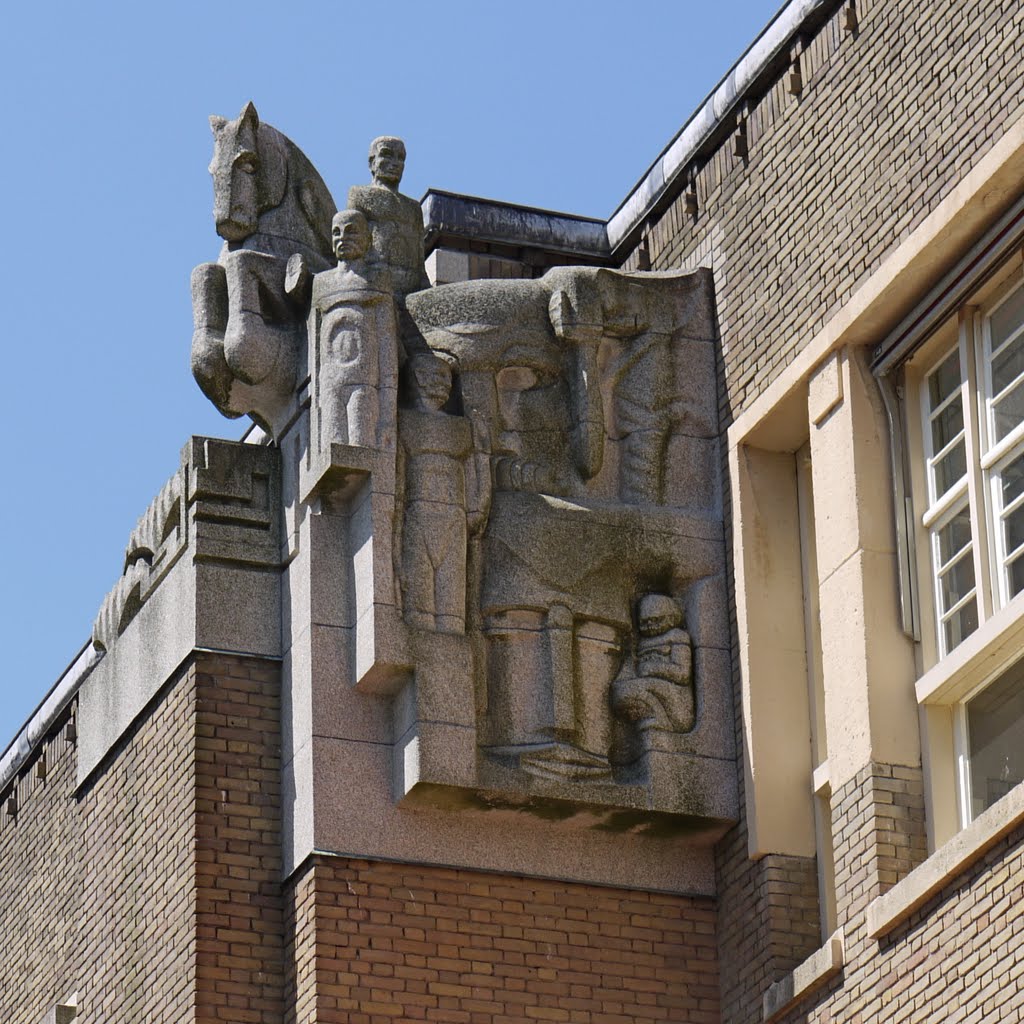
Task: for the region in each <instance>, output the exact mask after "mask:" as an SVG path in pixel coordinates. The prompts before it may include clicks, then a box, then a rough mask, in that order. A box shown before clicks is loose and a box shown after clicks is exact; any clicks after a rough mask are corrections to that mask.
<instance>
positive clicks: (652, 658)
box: [612, 594, 695, 733]
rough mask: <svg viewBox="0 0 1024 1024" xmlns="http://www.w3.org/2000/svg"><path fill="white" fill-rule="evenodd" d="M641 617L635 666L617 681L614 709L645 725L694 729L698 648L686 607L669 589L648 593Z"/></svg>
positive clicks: (642, 602) (680, 730)
mask: <svg viewBox="0 0 1024 1024" xmlns="http://www.w3.org/2000/svg"><path fill="white" fill-rule="evenodd" d="M637 618H638V620H639V621H638V627H637V632H638V634H639V639H638V640H637V644H636V665H635V669H634V671H633V672H630V673H627V674H626V675H624V676H620V677H619V678H618V679H616V680H615V682H614V684H613V685H612V709H613V711H614V712H615V714H616V715H618V716H619V717H620V718H622V719H623V720H625V721H626V722H630V723H632V724H634V725H636V727H637V728H638V729H640V730H642V731H644V730H648V729H663V730H665V731H667V732H678V733H685V732H689V731H690V730H691V729H693V726H694V721H695V718H694V701H693V649H692V644H691V641H690V634H689V633H687V632H686V630H685V629H683V612H682V609H681V608H680V607H679V605H678V604H677V603H676V601H675V600H674V599H673V598H671V597H669V596H667V595H665V594H645V595H644V596H643V597H642V598H641V599H640V604H639V607H638V610H637Z"/></svg>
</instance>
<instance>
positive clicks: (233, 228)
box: [216, 217, 256, 242]
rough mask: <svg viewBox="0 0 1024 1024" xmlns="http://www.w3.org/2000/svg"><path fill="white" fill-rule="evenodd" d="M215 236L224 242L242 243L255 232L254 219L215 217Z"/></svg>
mask: <svg viewBox="0 0 1024 1024" xmlns="http://www.w3.org/2000/svg"><path fill="white" fill-rule="evenodd" d="M216 224H217V234H218V235H220V237H221V238H223V239H224V240H225V241H226V242H242V241H244V240H245V239H246V238H248V237H249V236H250V235H251V234H252V233H253V232H254V231H255V230H256V220H255V219H254V218H245V219H243V218H241V217H217V218H216Z"/></svg>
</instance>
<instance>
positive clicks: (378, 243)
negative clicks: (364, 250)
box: [348, 135, 430, 296]
mask: <svg viewBox="0 0 1024 1024" xmlns="http://www.w3.org/2000/svg"><path fill="white" fill-rule="evenodd" d="M404 170H405V143H404V142H403V141H402V140H401V139H397V138H395V137H394V136H391V135H382V136H380V137H379V138H376V139H374V140H373V142H371V143H370V174H371V176H372V177H373V184H371V185H354V186H353V187H352V188H351V189H349V193H348V205H349V207H350V208H351V209H353V210H360V211H361V212H362V213H363V214H364V215H365V216H366V219H367V220H368V221H369V222H370V229H371V231H372V232H373V249H374V253H375V258H376V259H377V260H378V261H379V262H381V263H383V264H385V265H386V266H387V267H388V268H389V269H390V270H391V279H392V284H393V286H394V289H395V294H396V295H399V296H405V295H408V294H409V293H410V292H415V291H419V290H420V289H422V288H429V287H430V281H429V279H428V278H427V272H426V270H425V268H424V252H423V211H422V209H420V204H419V203H418V202H416V200H415V199H410V198H409V197H408V196H403V195H402V194H401V193H400V192H399V191H398V186H399V184H400V183H401V181H402V173H403V171H404Z"/></svg>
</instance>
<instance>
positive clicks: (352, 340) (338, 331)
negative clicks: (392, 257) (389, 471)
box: [287, 210, 398, 448]
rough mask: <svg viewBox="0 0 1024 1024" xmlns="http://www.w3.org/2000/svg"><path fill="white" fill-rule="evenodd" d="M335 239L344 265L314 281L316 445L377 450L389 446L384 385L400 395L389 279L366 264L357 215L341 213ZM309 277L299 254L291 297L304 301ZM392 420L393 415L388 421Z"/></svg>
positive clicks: (364, 232)
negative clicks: (384, 431) (386, 443)
mask: <svg viewBox="0 0 1024 1024" xmlns="http://www.w3.org/2000/svg"><path fill="white" fill-rule="evenodd" d="M331 233H332V242H333V246H334V254H335V256H336V257H337V260H338V265H337V266H336V267H334V268H332V269H331V270H324V271H321V272H320V273H319V274H316V275H315V276H314V277H313V279H312V289H311V300H310V301H311V312H310V321H309V337H310V340H311V341H312V342H313V345H314V349H313V351H312V352H311V358H312V366H313V379H314V390H315V395H316V400H317V411H318V414H319V415H318V418H317V440H318V441H319V444H320V447H323V446H324V445H326V444H329V443H330V442H331V441H338V442H340V443H343V444H348V445H355V446H359V447H365V448H375V447H378V446H379V445H380V444H381V443H382V438H381V437H380V436H379V433H378V431H379V428H380V426H381V390H382V387H383V389H384V391H385V394H387V393H388V392H389V391H390V393H391V395H392V397H393V393H394V388H395V386H396V382H395V381H393V380H391V381H389V379H388V378H389V376H393V375H394V373H395V371H396V368H397V359H398V356H397V342H396V335H395V330H394V326H393V322H392V321H393V310H392V306H391V282H390V276H389V274H388V272H387V270H386V269H385V268H382V267H376V266H373V265H371V264H368V263H367V260H366V256H367V253H368V252H369V249H370V228H369V225H368V224H367V222H366V218H365V217H364V216H363V215H362V213H360V212H359V211H358V210H343V211H341V212H340V213H337V214H335V215H334V218H333V220H332V222H331ZM304 277H305V262H304V259H303V257H302V254H295V255H294V256H293V257H292V259H291V261H290V263H289V266H288V285H287V291H288V292H289V294H290V295H292V296H297V295H299V293H300V291H301V286H300V285H299V284H297V283H296V282H299V281H301V280H302V279H303V278H304ZM382 360H383V371H382ZM382 372H383V379H382ZM393 420H394V415H393V411H390V410H389V412H388V414H387V415H386V416H385V421H386V422H387V424H389V425H390V424H391V423H393Z"/></svg>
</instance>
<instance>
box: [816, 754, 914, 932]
mask: <svg viewBox="0 0 1024 1024" xmlns="http://www.w3.org/2000/svg"><path fill="white" fill-rule="evenodd" d="M832 836H833V846H834V848H835V853H836V864H835V867H836V905H837V912H838V914H839V918H840V920H843V919H844V918H851V919H852V918H855V917H856V916H857V915H859V914H862V913H863V911H864V908H865V907H866V906H867V904H868V903H870V902H871V900H873V899H874V898H875V897H876V896H880V895H881V894H882V893H883V892H888V891H889V889H891V888H892V887H893V886H894V885H895V884H896V883H897V882H899V881H900V880H901V879H903V878H905V877H906V876H907V875H908V874H910V872H911V871H912V870H913V869H914V868H916V867H917V866H918V864H920V863H921V862H922V861H923V860H924V859H925V857H926V856H927V853H928V839H927V836H926V834H925V823H924V779H923V775H922V772H921V769H920V768H907V767H904V766H902V765H888V764H879V763H878V762H872V763H871V764H869V765H867V766H866V767H865V768H863V769H862V770H861V771H860V772H859V773H858V774H857V776H856V777H855V778H853V779H851V780H850V781H849V782H847V783H846V784H845V785H844V786H843V787H842V788H840V789H839V790H837V791H836V793H835V795H834V796H833V799H832Z"/></svg>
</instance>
